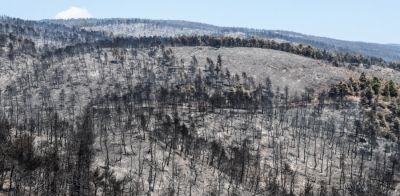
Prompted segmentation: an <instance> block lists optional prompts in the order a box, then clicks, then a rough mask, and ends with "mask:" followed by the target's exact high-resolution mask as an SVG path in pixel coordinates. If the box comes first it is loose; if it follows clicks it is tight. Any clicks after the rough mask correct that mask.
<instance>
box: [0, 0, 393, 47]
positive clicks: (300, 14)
mask: <svg viewBox="0 0 400 196" xmlns="http://www.w3.org/2000/svg"><path fill="white" fill-rule="evenodd" d="M0 5H1V6H0V15H6V16H12V17H18V18H22V19H30V20H40V19H51V18H71V17H72V18H74V17H83V18H88V17H95V18H147V19H174V20H188V21H193V22H203V23H208V24H213V25H218V26H229V27H250V28H257V29H270V30H288V31H295V32H299V33H304V34H309V35H317V36H323V37H330V38H336V39H342V40H350V41H365V42H375V43H394V44H400V11H399V10H400V0H379V1H378V0H330V1H329V0H275V1H271V0H197V1H192V0H108V1H106V0H0Z"/></svg>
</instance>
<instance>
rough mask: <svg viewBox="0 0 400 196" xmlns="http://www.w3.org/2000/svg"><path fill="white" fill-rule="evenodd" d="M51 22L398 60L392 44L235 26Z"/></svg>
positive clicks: (116, 32)
mask: <svg viewBox="0 0 400 196" xmlns="http://www.w3.org/2000/svg"><path fill="white" fill-rule="evenodd" d="M49 21H50V22H52V23H58V24H66V25H69V26H75V27H79V28H82V29H86V30H95V31H104V32H107V33H112V34H114V35H130V36H154V35H158V36H168V37H169V36H179V35H194V34H197V35H204V34H205V35H218V36H232V37H241V38H250V37H257V38H263V39H275V40H278V41H286V42H292V43H299V44H304V45H311V46H314V47H316V48H321V49H325V50H328V51H340V52H349V53H357V54H363V55H365V56H374V57H379V58H383V59H385V60H388V61H400V47H399V46H398V45H394V44H375V43H365V42H351V41H343V40H337V39H330V38H325V37H318V36H311V35H304V34H300V33H295V32H289V31H280V30H262V29H248V28H235V27H219V26H214V25H208V24H203V23H196V22H187V21H176V20H147V19H87V20H82V19H75V20H67V21H64V20H49Z"/></svg>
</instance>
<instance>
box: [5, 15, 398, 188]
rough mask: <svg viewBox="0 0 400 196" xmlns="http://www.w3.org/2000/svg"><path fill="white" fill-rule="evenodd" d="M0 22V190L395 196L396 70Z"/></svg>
mask: <svg viewBox="0 0 400 196" xmlns="http://www.w3.org/2000/svg"><path fill="white" fill-rule="evenodd" d="M6 21H8V22H9V23H10V24H11V23H12V25H13V28H12V29H19V30H18V31H15V30H12V31H8V30H5V29H6V27H5V26H6V25H3V26H0V27H1V28H3V29H0V32H5V33H0V41H1V42H0V156H1V159H0V195H60V194H61V195H116V196H117V195H118V196H120V195H121V196H122V195H123V196H124V195H185V196H186V195H271V196H272V195H283V196H289V195H290V196H294V195H301V196H303V195H304V196H305V195H307V196H309V195H321V196H322V195H332V196H337V195H343V196H345V195H351V196H352V195H367V196H378V195H379V196H380V195H390V196H391V195H398V194H399V193H400V164H399V160H400V142H399V131H398V129H399V119H400V116H399V115H400V110H399V109H398V108H399V107H398V105H399V104H400V88H399V86H400V85H399V82H400V81H399V78H400V75H399V74H400V72H399V71H396V70H394V69H391V68H389V67H384V66H383V65H380V66H378V65H368V66H364V65H363V64H360V63H350V62H346V61H342V62H341V63H340V64H339V63H338V61H337V60H334V59H331V60H329V59H330V57H332V54H331V53H327V52H322V51H320V50H317V49H313V48H311V47H294V46H292V45H287V44H283V45H279V44H276V42H272V41H267V40H256V39H233V38H232V39H230V38H221V37H214V36H203V37H197V36H183V37H174V38H172V37H140V38H135V37H129V36H128V34H124V32H125V31H126V30H125V29H123V28H125V27H121V26H116V27H115V30H121V33H123V34H124V35H125V37H114V36H113V35H109V34H103V33H99V32H91V31H87V30H82V29H80V28H81V27H83V26H89V25H92V26H93V25H94V26H101V28H103V27H104V28H105V29H108V28H109V27H108V26H107V25H108V24H103V23H102V22H104V21H100V22H99V20H97V19H91V20H66V21H40V22H38V23H36V22H32V21H22V20H14V19H13V20H11V19H7V20H6ZM105 21H106V22H107V20H105ZM109 21H111V22H110V23H111V24H112V23H114V20H109ZM54 22H57V23H63V24H56V26H53V25H55V24H54ZM141 22H143V21H141ZM31 23H32V24H31ZM81 23H82V24H81ZM86 23H87V24H86ZM160 23H162V22H160ZM182 24H185V25H189V24H191V25H198V27H197V28H202V29H203V30H204V31H209V29H210V28H211V29H212V28H213V26H207V25H205V26H204V25H201V24H192V23H186V22H183V23H182V22H179V21H176V23H174V25H175V26H179V25H182ZM71 25H72V26H73V25H81V26H79V28H78V27H72V26H71ZM31 27H34V29H35V30H32V31H30V30H27V29H29V28H31ZM46 27H55V28H54V29H52V30H48V31H47V30H46ZM56 27H57V28H56ZM113 28H114V27H113ZM146 28H147V27H146ZM174 28H175V27H174ZM179 28H181V27H179ZM23 29H25V30H23ZM129 31H131V30H129ZM155 31H160V32H158V33H159V35H163V36H164V35H165V34H164V33H165V32H164V31H161V30H160V29H156V30H155ZM29 32H31V33H29ZM33 32H41V33H33ZM43 32H48V33H43ZM60 32H61V33H60ZM150 32H151V31H150ZM166 32H167V34H168V33H170V31H166ZM171 32H175V30H171ZM182 32H188V30H187V29H183V30H182ZM189 32H190V31H189ZM135 33H137V35H139V34H140V32H139V31H138V32H135ZM56 34H58V35H56ZM62 35H65V36H66V37H65V39H64V38H63V36H62ZM45 40H49V43H51V47H45V46H44V45H42V44H40V43H43V41H45ZM273 48H275V50H274V49H273ZM336 57H337V56H336ZM347 57H348V59H352V58H358V57H357V56H347ZM364 60H367V61H368V60H370V59H364ZM360 61H363V60H360ZM374 77H375V78H374ZM349 78H352V79H349ZM390 80H392V81H391V82H390ZM378 81H379V82H378ZM378 83H379V85H378ZM278 87H279V88H278ZM371 89H373V91H372V90H371Z"/></svg>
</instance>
